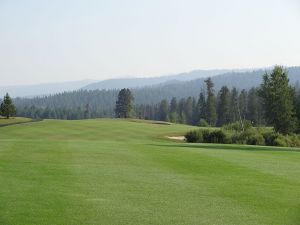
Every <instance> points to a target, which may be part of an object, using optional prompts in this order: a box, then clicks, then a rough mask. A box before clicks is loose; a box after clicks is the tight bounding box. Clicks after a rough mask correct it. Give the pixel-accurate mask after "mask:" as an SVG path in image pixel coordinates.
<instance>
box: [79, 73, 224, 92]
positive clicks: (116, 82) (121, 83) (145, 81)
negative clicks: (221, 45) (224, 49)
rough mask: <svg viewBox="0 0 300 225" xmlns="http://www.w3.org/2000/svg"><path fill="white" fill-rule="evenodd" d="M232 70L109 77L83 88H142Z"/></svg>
mask: <svg viewBox="0 0 300 225" xmlns="http://www.w3.org/2000/svg"><path fill="white" fill-rule="evenodd" d="M228 71H230V70H194V71H191V72H186V73H180V74H176V75H169V76H159V77H146V78H123V79H109V80H104V81H99V82H95V83H92V84H89V85H87V86H85V87H83V88H82V89H84V90H97V89H98V90H102V89H105V90H110V89H121V88H124V87H126V88H141V87H145V86H152V85H157V84H161V83H169V82H172V81H190V80H194V79H198V78H202V77H210V76H216V75H219V74H223V73H226V72H228Z"/></svg>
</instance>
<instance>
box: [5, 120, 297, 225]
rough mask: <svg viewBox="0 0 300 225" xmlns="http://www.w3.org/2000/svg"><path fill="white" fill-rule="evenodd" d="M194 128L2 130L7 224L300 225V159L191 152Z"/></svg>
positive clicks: (34, 126) (266, 152)
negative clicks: (188, 139) (175, 138)
mask: <svg viewBox="0 0 300 225" xmlns="http://www.w3.org/2000/svg"><path fill="white" fill-rule="evenodd" d="M190 129H191V127H188V126H184V125H163V124H151V123H142V122H134V121H124V120H85V121H83V120H82V121H55V120H45V121H41V122H36V123H26V124H19V125H14V126H7V127H1V128H0V224H1V225H2V224H3V225H28V224H30V225H73V224H74V225H81V224H84V225H90V224H91V225H94V224H101V225H103V224H104V225H105V224H113V225H115V224H116V225H118V224H120V225H125V224H128V225H142V224H147V225H149V224H155V225H157V224H162V225H167V224H175V225H176V224H187V225H193V224H196V225H198V224H238V225H240V224H249V225H255V224H275V225H276V224H278V225H283V224H291V225H295V224H300V151H298V150H295V149H293V150H292V149H284V148H271V147H252V146H238V145H231V146H230V145H209V144H185V143H178V142H172V141H169V140H167V139H165V138H164V137H165V136H167V135H175V134H178V135H179V134H184V133H185V132H186V131H188V130H190Z"/></svg>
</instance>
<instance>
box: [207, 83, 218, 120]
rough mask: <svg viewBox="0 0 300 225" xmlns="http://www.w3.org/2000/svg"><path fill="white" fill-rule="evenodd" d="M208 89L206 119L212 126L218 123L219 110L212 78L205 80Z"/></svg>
mask: <svg viewBox="0 0 300 225" xmlns="http://www.w3.org/2000/svg"><path fill="white" fill-rule="evenodd" d="M204 82H205V83H206V89H207V99H206V120H207V122H208V123H209V124H210V125H211V126H215V125H216V121H217V110H216V97H215V94H214V84H213V82H212V80H211V78H208V79H206V80H205V81H204Z"/></svg>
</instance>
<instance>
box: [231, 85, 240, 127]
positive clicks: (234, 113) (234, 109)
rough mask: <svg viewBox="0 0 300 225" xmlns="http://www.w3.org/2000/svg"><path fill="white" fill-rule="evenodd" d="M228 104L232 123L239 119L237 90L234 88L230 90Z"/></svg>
mask: <svg viewBox="0 0 300 225" xmlns="http://www.w3.org/2000/svg"><path fill="white" fill-rule="evenodd" d="M230 105H231V106H230V122H231V123H234V122H236V121H238V120H239V105H238V91H237V89H236V88H233V89H232V90H231V101H230Z"/></svg>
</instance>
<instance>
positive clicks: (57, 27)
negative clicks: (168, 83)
mask: <svg viewBox="0 0 300 225" xmlns="http://www.w3.org/2000/svg"><path fill="white" fill-rule="evenodd" d="M274 64H284V65H300V1H299V0H281V1H279V0H226V1H225V0H206V1H204V0H147V1H146V0H95V1H88V0H82V1H78V0H77V1H76V0H70V1H67V0H65V1H64V0H42V1H41V0H36V1H34V0H19V1H18V0H14V1H12V0H0V86H2V85H8V84H31V83H41V82H54V81H67V80H81V79H105V78H112V77H121V76H157V75H163V74H171V73H178V72H183V71H190V70H194V69H213V68H219V69H221V68H249V67H266V66H271V65H274Z"/></svg>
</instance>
